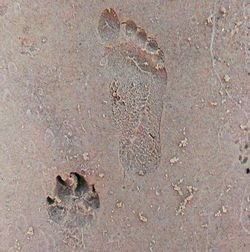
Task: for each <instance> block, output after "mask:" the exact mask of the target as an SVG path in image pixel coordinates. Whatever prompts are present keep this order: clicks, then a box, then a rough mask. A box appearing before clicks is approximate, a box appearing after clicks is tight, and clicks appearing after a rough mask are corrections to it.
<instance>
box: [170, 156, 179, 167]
mask: <svg viewBox="0 0 250 252" xmlns="http://www.w3.org/2000/svg"><path fill="white" fill-rule="evenodd" d="M178 161H179V158H178V157H172V158H171V159H170V160H169V162H170V164H171V165H175V164H176V163H177V162H178Z"/></svg>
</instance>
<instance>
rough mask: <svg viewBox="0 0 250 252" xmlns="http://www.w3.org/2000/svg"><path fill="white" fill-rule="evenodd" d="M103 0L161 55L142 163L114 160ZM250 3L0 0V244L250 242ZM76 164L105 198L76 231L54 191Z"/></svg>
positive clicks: (95, 247)
mask: <svg viewBox="0 0 250 252" xmlns="http://www.w3.org/2000/svg"><path fill="white" fill-rule="evenodd" d="M108 7H112V8H113V9H114V10H115V11H116V12H117V15H118V17H119V19H120V20H127V19H131V20H134V22H136V24H138V25H140V26H141V27H143V28H144V29H145V30H146V31H147V33H148V34H150V35H151V36H153V37H155V38H156V40H157V42H158V44H159V47H160V48H161V49H162V51H163V52H164V55H165V67H166V70H167V73H168V80H167V87H166V94H164V96H163V113H162V118H161V124H160V125H161V127H160V143H161V159H160V164H159V166H158V168H157V169H154V170H153V171H151V172H149V173H146V174H144V173H141V174H132V173H126V170H124V167H123V166H122V165H121V162H120V161H119V155H118V149H119V146H118V145H119V139H120V137H121V136H120V134H119V130H117V128H116V127H115V126H114V123H113V119H112V106H111V103H110V101H111V99H110V92H109V89H108V88H107V87H108V84H109V83H107V81H106V79H105V78H104V77H103V73H105V75H106V76H108V75H109V72H108V71H110V69H109V70H106V68H105V60H106V59H105V57H104V55H105V46H106V45H105V43H104V42H103V40H102V39H101V37H100V34H99V33H98V30H97V26H98V20H99V17H100V15H101V12H102V11H103V10H104V9H105V8H108ZM249 15H250V2H249V0H224V1H216V0H215V1H210V0H203V1H201V0H139V1H134V0H127V1H106V0H104V1H97V0H95V1H87V0H82V1H80V0H70V1H63V0H57V1H52V0H42V1H36V0H32V1H31V0H26V1H21V0H19V1H14V0H13V1H10V0H9V1H8V0H1V1H0V179H1V184H0V195H1V196H0V251H1V252H2V251H3V252H4V251H42V252H44V251H91V252H94V251H115V252H116V251H122V252H123V251H124V252H125V251H126V252H132V251H157V252H161V251H163V252H165V251H227V252H228V251H249V250H250V184H249V179H250V171H249V170H248V169H250V155H249V149H250V147H249V146H250V131H249V129H250V83H249V77H250V76H249V75H250V51H249V50H250V47H249V46H250V44H249V43H250V38H249V31H250V30H249V29H250V19H249V17H250V16H249ZM126 71H127V69H126V68H124V73H125V74H126ZM128 74H129V73H128ZM70 172H77V173H78V174H82V175H83V176H84V177H85V179H86V180H87V181H88V183H89V185H92V184H94V186H95V190H96V193H97V194H98V195H99V199H100V207H99V208H98V209H94V212H95V216H96V217H95V219H94V220H93V221H90V222H89V226H88V227H87V226H86V227H85V226H83V227H82V228H80V229H78V230H77V231H76V232H75V233H74V232H73V231H75V228H74V227H72V228H70V227H69V228H68V229H67V230H66V228H65V226H63V225H60V224H57V223H55V222H54V221H53V220H51V218H50V216H49V214H48V203H47V201H46V198H47V196H51V197H52V196H53V191H54V188H55V185H56V177H57V176H58V175H59V174H60V175H61V176H65V174H69V173H70ZM71 231H72V232H71ZM70 232H71V233H70Z"/></svg>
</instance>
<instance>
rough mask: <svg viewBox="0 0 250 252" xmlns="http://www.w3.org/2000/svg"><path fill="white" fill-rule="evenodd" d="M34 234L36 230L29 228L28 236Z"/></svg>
mask: <svg viewBox="0 0 250 252" xmlns="http://www.w3.org/2000/svg"><path fill="white" fill-rule="evenodd" d="M33 234H34V229H33V227H29V228H28V231H27V235H30V236H32V235H33Z"/></svg>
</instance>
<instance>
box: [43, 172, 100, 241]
mask: <svg viewBox="0 0 250 252" xmlns="http://www.w3.org/2000/svg"><path fill="white" fill-rule="evenodd" d="M47 203H48V215H49V217H50V219H51V220H52V221H53V222H55V223H57V224H59V225H60V227H61V228H62V230H63V232H64V234H65V237H67V238H68V239H69V238H72V239H73V238H74V240H75V239H77V233H78V232H79V240H81V239H80V235H81V234H80V231H81V232H82V229H86V228H88V227H90V226H91V225H92V224H93V221H94V220H95V218H96V211H97V209H98V208H99V207H100V200H99V196H98V194H97V192H96V190H95V187H94V185H89V184H88V183H87V181H86V180H85V178H84V177H83V176H81V175H80V174H78V173H76V172H71V173H70V174H69V175H68V176H67V177H66V179H63V178H62V177H61V176H60V175H58V176H57V177H56V187H55V190H54V197H51V196H48V197H47ZM70 234H74V237H71V235H70ZM72 239H71V240H72ZM71 242H72V241H71ZM76 243H77V242H76V241H75V244H76Z"/></svg>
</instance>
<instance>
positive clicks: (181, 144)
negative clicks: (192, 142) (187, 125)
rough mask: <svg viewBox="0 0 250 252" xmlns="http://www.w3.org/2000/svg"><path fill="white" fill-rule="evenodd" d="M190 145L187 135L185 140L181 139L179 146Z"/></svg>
mask: <svg viewBox="0 0 250 252" xmlns="http://www.w3.org/2000/svg"><path fill="white" fill-rule="evenodd" d="M187 145H188V140H187V138H186V137H185V138H184V139H183V140H181V141H180V143H179V147H186V146H187Z"/></svg>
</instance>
